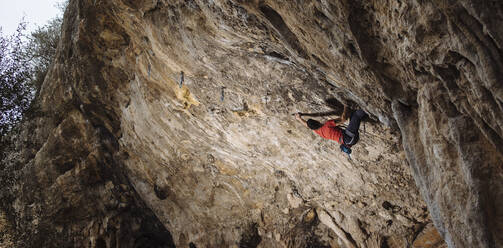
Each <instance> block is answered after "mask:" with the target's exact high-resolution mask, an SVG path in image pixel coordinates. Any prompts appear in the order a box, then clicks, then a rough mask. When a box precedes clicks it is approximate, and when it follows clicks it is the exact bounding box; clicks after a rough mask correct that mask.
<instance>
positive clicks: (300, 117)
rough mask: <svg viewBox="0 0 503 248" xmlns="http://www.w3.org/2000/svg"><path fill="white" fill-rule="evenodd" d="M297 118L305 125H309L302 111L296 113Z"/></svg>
mask: <svg viewBox="0 0 503 248" xmlns="http://www.w3.org/2000/svg"><path fill="white" fill-rule="evenodd" d="M295 119H297V120H298V121H299V122H301V123H302V124H303V125H304V126H306V127H308V126H307V121H306V120H304V119H302V115H301V114H300V113H297V114H295Z"/></svg>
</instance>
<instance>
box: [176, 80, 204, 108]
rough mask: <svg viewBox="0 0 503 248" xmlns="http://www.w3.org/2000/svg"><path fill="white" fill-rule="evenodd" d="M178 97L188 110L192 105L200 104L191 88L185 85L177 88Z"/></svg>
mask: <svg viewBox="0 0 503 248" xmlns="http://www.w3.org/2000/svg"><path fill="white" fill-rule="evenodd" d="M175 94H176V98H177V99H178V100H180V101H181V102H182V103H183V109H185V110H188V109H190V107H191V106H192V105H194V106H199V101H197V100H196V98H194V96H193V95H192V93H190V90H189V88H187V87H186V86H185V85H183V86H182V88H179V87H178V85H177V86H176V88H175Z"/></svg>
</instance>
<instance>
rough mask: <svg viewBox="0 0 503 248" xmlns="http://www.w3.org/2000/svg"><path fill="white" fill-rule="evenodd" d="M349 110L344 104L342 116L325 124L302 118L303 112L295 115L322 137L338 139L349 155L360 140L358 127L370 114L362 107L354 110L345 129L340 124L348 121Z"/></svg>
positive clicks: (343, 149)
mask: <svg viewBox="0 0 503 248" xmlns="http://www.w3.org/2000/svg"><path fill="white" fill-rule="evenodd" d="M347 112H348V109H347V107H346V106H345V105H344V110H343V111H342V115H341V116H340V118H336V119H333V120H329V121H326V122H325V123H324V124H321V123H320V122H319V121H317V120H313V119H308V120H307V121H306V120H304V119H302V115H303V114H301V113H297V114H295V117H296V119H297V120H299V121H300V122H301V123H302V124H304V126H306V127H308V128H310V129H311V130H313V131H314V132H315V133H316V134H318V135H319V136H321V137H322V138H325V139H330V140H335V141H337V142H338V143H339V144H341V150H342V151H343V152H345V153H347V154H348V155H349V154H350V153H351V146H353V145H355V144H356V143H357V142H358V140H360V135H359V133H358V129H359V128H360V123H361V121H362V120H363V119H364V118H366V117H367V116H368V114H367V113H365V112H364V111H363V110H361V109H359V110H356V111H354V112H352V113H351V115H350V117H349V125H348V127H347V128H346V129H343V128H342V127H340V125H342V124H344V122H346V121H347V117H348V115H347V114H348V113H347Z"/></svg>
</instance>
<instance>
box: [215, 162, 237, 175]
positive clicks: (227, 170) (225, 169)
mask: <svg viewBox="0 0 503 248" xmlns="http://www.w3.org/2000/svg"><path fill="white" fill-rule="evenodd" d="M215 166H216V167H217V168H218V170H219V171H220V173H222V174H224V175H228V176H234V175H237V174H238V173H239V171H238V170H236V169H234V168H232V167H230V166H229V165H227V164H225V163H224V162H222V161H221V160H217V161H215Z"/></svg>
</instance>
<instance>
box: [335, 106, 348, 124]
mask: <svg viewBox="0 0 503 248" xmlns="http://www.w3.org/2000/svg"><path fill="white" fill-rule="evenodd" d="M347 120H348V108H347V106H346V105H344V110H343V111H342V115H341V117H340V118H337V119H336V120H335V124H336V125H342V124H344V122H346V121H347Z"/></svg>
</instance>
